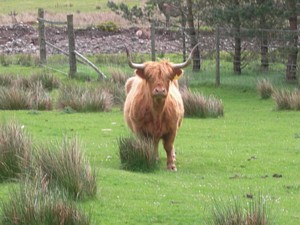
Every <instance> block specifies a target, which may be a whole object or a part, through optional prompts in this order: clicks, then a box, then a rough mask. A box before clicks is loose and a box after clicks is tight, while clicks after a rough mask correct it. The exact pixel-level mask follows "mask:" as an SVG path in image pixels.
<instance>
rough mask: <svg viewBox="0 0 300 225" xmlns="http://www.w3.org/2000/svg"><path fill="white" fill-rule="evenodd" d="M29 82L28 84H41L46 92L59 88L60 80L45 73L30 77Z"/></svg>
mask: <svg viewBox="0 0 300 225" xmlns="http://www.w3.org/2000/svg"><path fill="white" fill-rule="evenodd" d="M29 80H30V83H38V82H41V83H42V85H43V87H44V88H45V89H46V90H48V91H52V90H53V89H57V88H59V84H60V80H59V79H58V78H57V77H56V76H54V75H53V74H51V73H47V72H45V71H43V72H42V73H36V74H33V75H31V76H30V78H29Z"/></svg>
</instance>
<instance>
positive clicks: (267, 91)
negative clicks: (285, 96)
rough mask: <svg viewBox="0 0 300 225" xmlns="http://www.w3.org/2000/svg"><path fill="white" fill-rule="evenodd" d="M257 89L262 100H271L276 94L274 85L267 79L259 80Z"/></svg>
mask: <svg viewBox="0 0 300 225" xmlns="http://www.w3.org/2000/svg"><path fill="white" fill-rule="evenodd" d="M256 89H257V91H258V93H259V95H260V97H261V98H262V99H269V98H270V97H271V96H272V94H273V92H274V88H273V85H272V84H271V82H270V81H268V80H266V79H262V80H259V81H258V82H257V84H256Z"/></svg>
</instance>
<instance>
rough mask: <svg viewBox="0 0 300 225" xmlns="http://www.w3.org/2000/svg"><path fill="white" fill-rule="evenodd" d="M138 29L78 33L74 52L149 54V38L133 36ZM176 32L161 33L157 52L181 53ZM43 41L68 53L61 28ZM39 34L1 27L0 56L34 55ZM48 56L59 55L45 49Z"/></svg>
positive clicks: (49, 31) (48, 32) (52, 29)
mask: <svg viewBox="0 0 300 225" xmlns="http://www.w3.org/2000/svg"><path fill="white" fill-rule="evenodd" d="M137 30H138V28H129V29H120V30H118V31H115V32H104V31H101V30H99V29H96V28H87V29H77V30H75V36H76V49H77V51H79V52H81V53H82V54H100V53H119V52H124V46H125V45H126V46H128V47H129V48H130V49H131V50H132V51H134V52H150V49H151V41H150V39H149V38H145V37H144V36H143V37H139V36H137V35H136V32H137ZM178 35H179V34H177V33H176V32H172V33H170V32H160V33H158V34H157V38H156V43H155V44H156V50H157V51H158V52H176V51H178V52H181V48H182V47H181V46H182V44H181V41H180V40H179V36H178ZM46 40H47V41H48V42H50V43H52V44H54V45H56V46H57V47H59V48H61V49H63V50H65V51H68V50H67V49H68V37H67V29H66V28H63V27H47V29H46ZM38 51H39V46H38V31H37V29H36V28H34V27H33V26H32V25H29V24H14V25H10V26H0V53H1V54H16V53H25V54H37V53H38ZM47 53H48V54H55V53H58V52H57V50H55V49H52V48H50V47H48V48H47Z"/></svg>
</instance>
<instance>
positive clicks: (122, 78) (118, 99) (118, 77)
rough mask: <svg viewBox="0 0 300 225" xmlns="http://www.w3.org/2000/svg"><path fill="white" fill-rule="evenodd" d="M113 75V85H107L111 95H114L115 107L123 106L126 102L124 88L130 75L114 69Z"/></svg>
mask: <svg viewBox="0 0 300 225" xmlns="http://www.w3.org/2000/svg"><path fill="white" fill-rule="evenodd" d="M110 73H111V81H112V82H111V85H107V87H108V89H109V91H110V93H112V95H113V98H114V104H115V105H123V104H124V102H125V98H126V96H125V91H124V86H125V83H126V80H127V79H128V77H129V75H128V74H125V73H124V72H123V71H121V70H116V69H113V70H111V71H110Z"/></svg>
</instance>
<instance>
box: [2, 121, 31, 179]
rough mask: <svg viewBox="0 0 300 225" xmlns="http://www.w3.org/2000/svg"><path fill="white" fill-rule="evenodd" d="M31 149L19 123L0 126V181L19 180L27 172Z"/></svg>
mask: <svg viewBox="0 0 300 225" xmlns="http://www.w3.org/2000/svg"><path fill="white" fill-rule="evenodd" d="M31 148H32V146H31V138H30V137H29V136H28V134H27V133H26V132H25V131H24V129H23V127H22V126H21V125H20V124H19V123H17V122H15V121H10V122H7V123H5V124H2V125H0V181H4V180H7V179H14V178H19V176H20V175H21V174H22V173H25V172H26V171H27V169H28V168H29V166H30V162H31Z"/></svg>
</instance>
